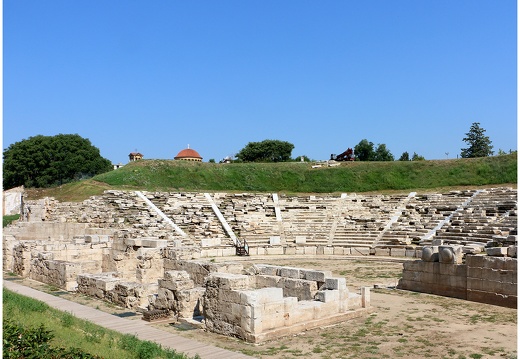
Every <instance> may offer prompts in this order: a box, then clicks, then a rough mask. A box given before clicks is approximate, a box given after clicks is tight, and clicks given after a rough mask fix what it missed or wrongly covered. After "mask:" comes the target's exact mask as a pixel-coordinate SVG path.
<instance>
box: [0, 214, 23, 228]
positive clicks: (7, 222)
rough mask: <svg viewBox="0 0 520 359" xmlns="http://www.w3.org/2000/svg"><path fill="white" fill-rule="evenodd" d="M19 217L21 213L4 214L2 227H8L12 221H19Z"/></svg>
mask: <svg viewBox="0 0 520 359" xmlns="http://www.w3.org/2000/svg"><path fill="white" fill-rule="evenodd" d="M19 219H20V215H19V214H12V215H7V216H3V217H2V228H3V227H7V226H8V225H10V224H11V223H13V222H14V221H17V220H19Z"/></svg>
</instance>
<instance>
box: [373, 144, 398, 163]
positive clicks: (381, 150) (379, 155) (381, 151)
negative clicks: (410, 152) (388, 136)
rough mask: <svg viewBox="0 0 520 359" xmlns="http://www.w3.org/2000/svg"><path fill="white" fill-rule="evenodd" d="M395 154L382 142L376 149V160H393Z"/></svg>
mask: <svg viewBox="0 0 520 359" xmlns="http://www.w3.org/2000/svg"><path fill="white" fill-rule="evenodd" d="M393 160H394V155H392V154H391V153H390V151H389V150H388V149H387V148H386V145H385V144H384V143H381V144H379V145H378V146H377V148H376V151H375V153H374V161H393Z"/></svg>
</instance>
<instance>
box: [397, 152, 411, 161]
mask: <svg viewBox="0 0 520 359" xmlns="http://www.w3.org/2000/svg"><path fill="white" fill-rule="evenodd" d="M399 161H410V154H409V153H408V152H403V154H402V155H401V157H399Z"/></svg>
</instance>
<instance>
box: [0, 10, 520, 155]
mask: <svg viewBox="0 0 520 359" xmlns="http://www.w3.org/2000/svg"><path fill="white" fill-rule="evenodd" d="M3 15H4V19H3V26H4V28H3V36H4V40H3V41H4V42H3V45H4V48H3V62H4V67H3V79H4V102H3V107H4V108H3V110H4V111H3V148H4V149H5V148H7V147H8V146H9V145H10V144H12V143H14V142H18V141H21V140H23V139H27V138H29V137H31V136H35V135H39V134H41V135H56V134H59V133H64V134H69V133H77V134H79V135H80V136H82V137H85V138H88V139H89V140H90V141H91V142H92V144H93V145H94V146H96V147H98V148H99V149H100V151H101V155H102V156H103V157H105V158H107V159H109V160H110V161H112V162H113V163H119V162H121V163H127V162H128V154H129V153H130V152H133V151H135V150H137V151H139V152H141V153H142V154H143V155H144V157H145V158H146V159H152V158H160V159H172V158H173V157H174V156H175V155H176V154H177V153H178V152H179V151H180V150H181V149H183V148H186V147H187V146H188V144H189V145H190V147H191V148H193V149H195V150H197V151H198V152H199V153H200V154H201V156H202V157H203V158H204V161H208V160H209V159H212V158H213V159H215V160H217V161H218V160H220V159H222V158H224V157H225V156H228V155H233V154H235V153H237V152H238V151H240V149H242V148H243V147H244V146H245V145H246V144H247V143H249V142H257V141H263V140H265V139H275V140H282V141H288V142H291V143H293V144H294V145H295V148H294V150H293V153H292V155H293V157H296V156H300V155H307V156H308V157H310V158H311V159H316V160H320V159H328V158H329V156H330V154H331V153H341V152H343V151H344V150H346V149H347V148H348V147H354V146H355V145H356V144H358V143H359V142H360V141H361V140H362V139H367V140H369V141H371V142H373V143H374V144H375V145H376V146H377V145H378V144H380V143H384V144H386V146H387V148H388V149H389V150H390V151H391V152H392V154H393V155H394V156H395V158H396V159H398V158H399V157H400V156H401V154H402V153H403V152H405V151H407V152H409V153H410V155H412V154H413V153H414V152H416V153H418V154H419V155H422V156H424V157H425V158H426V159H444V158H446V157H447V156H446V154H445V153H446V152H448V153H449V156H448V157H449V158H456V157H457V155H460V152H461V148H464V147H467V145H466V143H465V142H463V141H462V139H463V138H464V137H465V134H466V133H467V132H468V131H469V129H470V126H471V124H472V123H473V122H479V123H480V125H481V127H483V128H484V129H485V130H486V135H487V136H489V138H490V139H491V141H492V144H493V146H494V150H495V152H497V151H498V150H499V149H502V150H505V151H509V150H510V149H512V150H516V149H517V26H516V25H517V3H516V1H514V0H500V1H497V0H468V1H465V0H456V1H453V0H420V1H418V0H393V1H388V0H379V1H378V0H373V1H365V0H356V1H353V0H352V1H350V0H324V1H318V0H314V1H305V0H297V1H291V0H283V1H280V0H276V1H274V0H218V1H215V0H211V1H199V0H194V1H188V0H185V1H178V0H155V1H145V0H124V1H117V0H110V1H105V0H89V1H70V0H63V1H58V0H48V1H41V0H23V1H21V0H4V1H3Z"/></svg>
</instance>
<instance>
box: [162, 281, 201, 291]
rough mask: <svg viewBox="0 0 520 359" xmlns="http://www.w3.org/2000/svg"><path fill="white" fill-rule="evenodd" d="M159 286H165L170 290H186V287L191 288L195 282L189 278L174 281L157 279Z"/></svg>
mask: <svg viewBox="0 0 520 359" xmlns="http://www.w3.org/2000/svg"><path fill="white" fill-rule="evenodd" d="M158 282H159V286H160V287H162V288H166V289H169V290H172V291H180V290H187V289H193V288H194V286H195V284H194V283H193V281H192V280H191V279H179V280H176V281H169V280H165V279H161V278H159V279H158Z"/></svg>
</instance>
